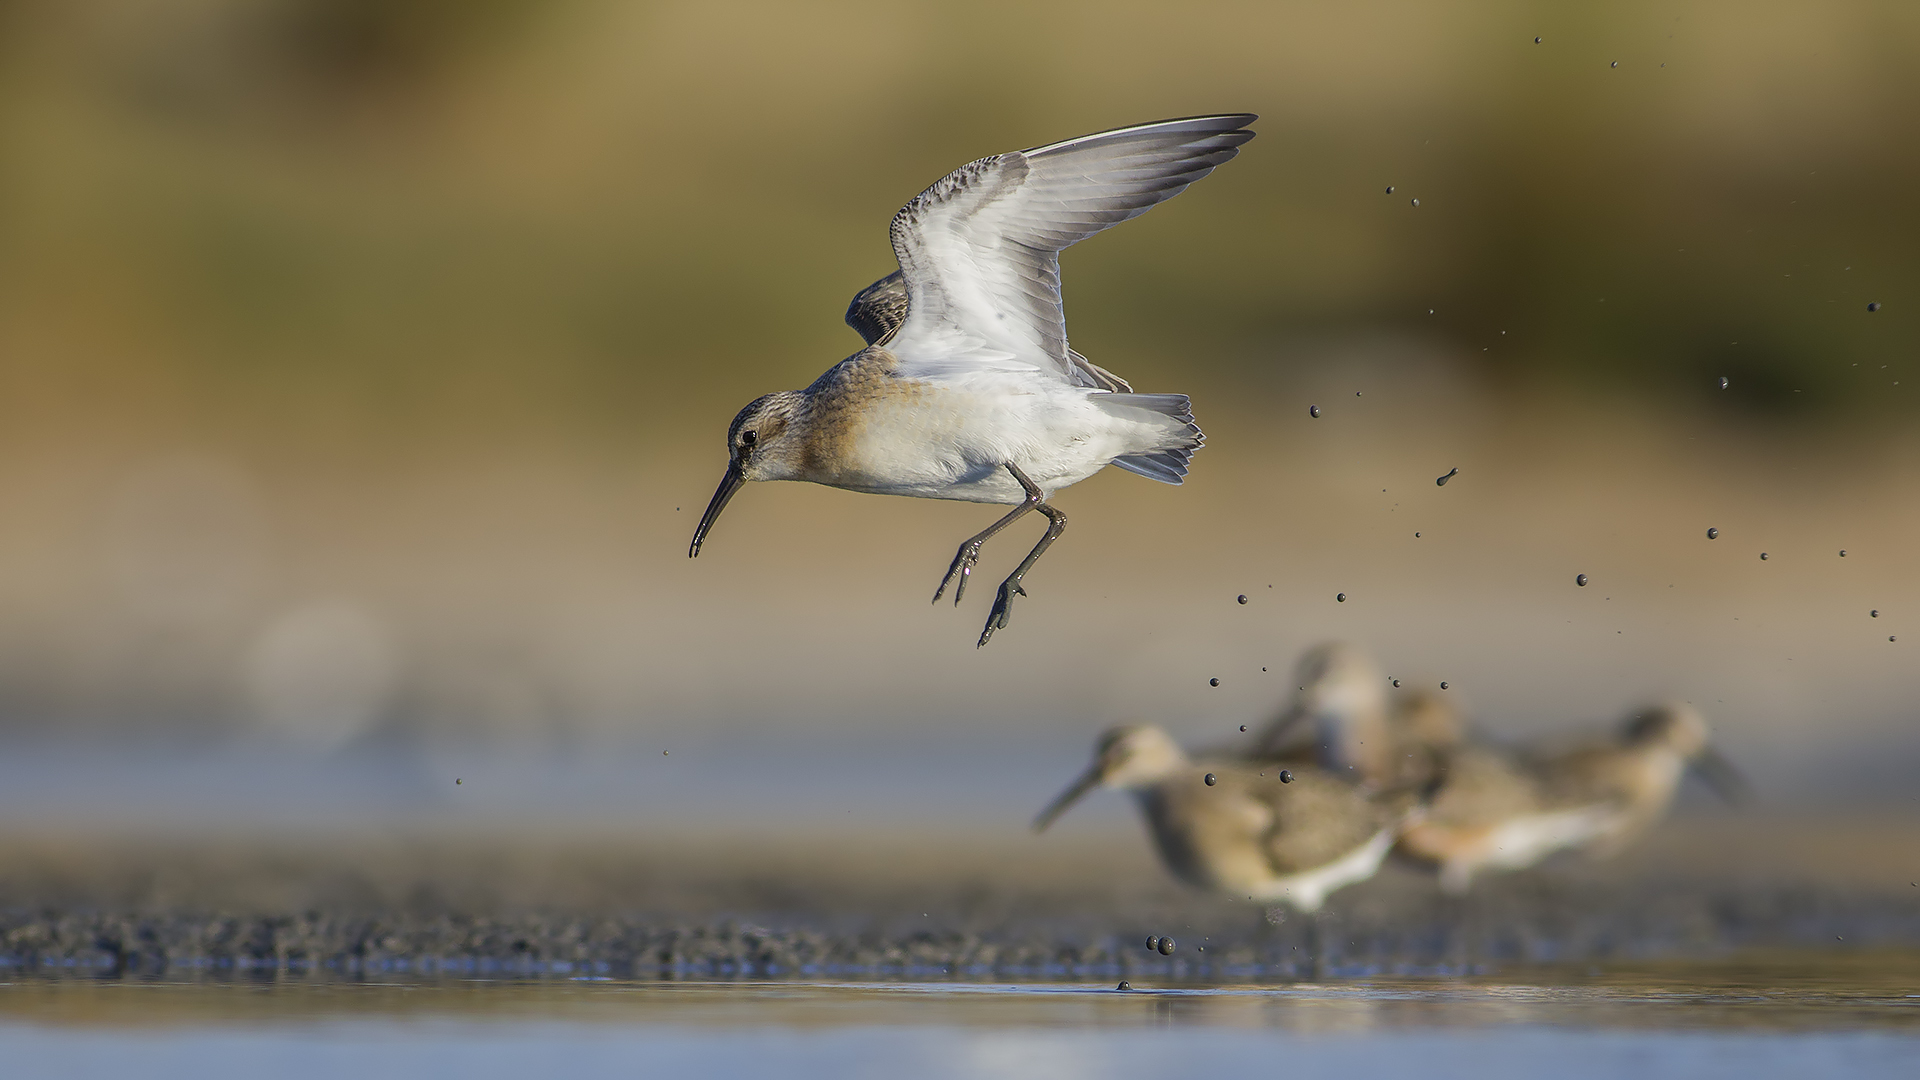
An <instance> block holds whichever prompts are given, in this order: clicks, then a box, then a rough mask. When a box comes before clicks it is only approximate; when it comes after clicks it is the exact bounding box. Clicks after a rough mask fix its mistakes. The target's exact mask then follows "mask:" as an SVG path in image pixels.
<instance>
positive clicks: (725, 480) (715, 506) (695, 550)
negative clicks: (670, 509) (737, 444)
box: [687, 462, 747, 559]
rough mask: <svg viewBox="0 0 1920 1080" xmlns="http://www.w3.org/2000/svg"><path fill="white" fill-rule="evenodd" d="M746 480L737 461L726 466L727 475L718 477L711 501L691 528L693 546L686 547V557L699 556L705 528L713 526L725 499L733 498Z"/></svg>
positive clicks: (725, 506) (704, 538)
mask: <svg viewBox="0 0 1920 1080" xmlns="http://www.w3.org/2000/svg"><path fill="white" fill-rule="evenodd" d="M746 482H747V478H746V476H745V475H744V474H742V473H741V471H740V466H739V464H738V463H737V462H736V463H733V464H729V465H728V466H727V475H725V476H723V477H721V478H720V487H719V489H718V490H716V491H715V492H714V493H713V501H712V502H710V503H708V504H707V512H706V513H704V514H701V515H700V527H699V528H697V529H695V530H693V546H692V547H690V548H688V549H687V558H689V559H697V558H699V557H700V544H701V543H702V542H703V541H705V540H706V538H707V530H708V529H711V528H713V523H714V522H715V521H717V520H718V519H719V517H720V511H722V510H725V509H726V508H727V500H729V499H731V498H733V493H734V492H736V491H739V490H740V487H741V485H743V484H745V483H746Z"/></svg>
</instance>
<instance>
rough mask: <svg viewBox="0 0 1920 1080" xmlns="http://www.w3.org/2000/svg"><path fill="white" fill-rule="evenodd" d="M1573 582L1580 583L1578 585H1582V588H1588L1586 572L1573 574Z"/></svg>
mask: <svg viewBox="0 0 1920 1080" xmlns="http://www.w3.org/2000/svg"><path fill="white" fill-rule="evenodd" d="M1573 583H1574V584H1575V585H1578V586H1580V587H1581V588H1583V589H1584V588H1586V587H1587V575H1585V574H1575V575H1573Z"/></svg>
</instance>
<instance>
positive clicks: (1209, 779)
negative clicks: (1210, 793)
mask: <svg viewBox="0 0 1920 1080" xmlns="http://www.w3.org/2000/svg"><path fill="white" fill-rule="evenodd" d="M1205 779H1206V781H1207V786H1208V787H1212V786H1213V785H1215V784H1217V783H1219V782H1220V778H1219V777H1217V776H1215V775H1213V774H1212V773H1208V774H1207V775H1206V777H1205Z"/></svg>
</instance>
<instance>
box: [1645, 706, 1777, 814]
mask: <svg viewBox="0 0 1920 1080" xmlns="http://www.w3.org/2000/svg"><path fill="white" fill-rule="evenodd" d="M1621 734H1622V737H1623V738H1622V741H1623V742H1625V743H1626V745H1628V746H1630V747H1634V748H1637V749H1648V750H1663V751H1665V752H1667V753H1670V754H1673V755H1674V756H1676V757H1678V758H1680V759H1681V760H1682V761H1685V762H1686V763H1687V765H1688V766H1689V767H1690V768H1692V770H1693V771H1694V772H1695V773H1697V774H1699V776H1700V778H1701V779H1702V780H1705V781H1706V782H1707V783H1708V785H1710V786H1711V787H1712V788H1713V789H1714V790H1715V791H1717V792H1719V793H1720V795H1721V797H1722V798H1724V799H1726V800H1727V801H1728V802H1730V803H1733V804H1735V805H1739V804H1741V803H1745V802H1746V801H1747V800H1748V799H1749V798H1750V797H1751V789H1750V788H1749V786H1748V784H1747V780H1746V778H1745V777H1744V776H1742V775H1740V770H1738V769H1736V768H1734V766H1733V763H1732V762H1730V761H1728V760H1727V759H1726V758H1725V757H1722V756H1721V754H1720V751H1718V750H1716V749H1714V748H1713V743H1712V742H1711V741H1710V740H1711V732H1709V731H1708V730H1707V720H1706V717H1704V716H1701V715H1700V710H1698V709H1696V708H1694V707H1693V706H1691V705H1688V704H1686V703H1684V702H1667V703H1665V704H1661V705H1656V706H1654V707H1652V708H1650V709H1644V710H1642V711H1640V712H1638V713H1635V714H1634V715H1633V716H1631V717H1629V718H1628V720H1627V723H1626V727H1625V729H1624V730H1623V731H1622V733H1621Z"/></svg>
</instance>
